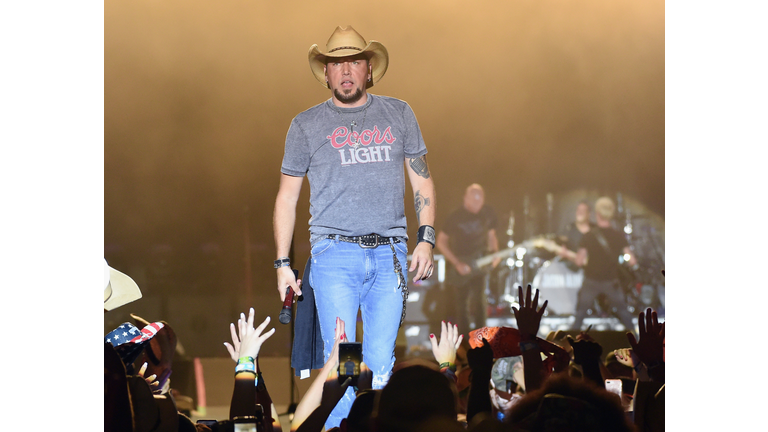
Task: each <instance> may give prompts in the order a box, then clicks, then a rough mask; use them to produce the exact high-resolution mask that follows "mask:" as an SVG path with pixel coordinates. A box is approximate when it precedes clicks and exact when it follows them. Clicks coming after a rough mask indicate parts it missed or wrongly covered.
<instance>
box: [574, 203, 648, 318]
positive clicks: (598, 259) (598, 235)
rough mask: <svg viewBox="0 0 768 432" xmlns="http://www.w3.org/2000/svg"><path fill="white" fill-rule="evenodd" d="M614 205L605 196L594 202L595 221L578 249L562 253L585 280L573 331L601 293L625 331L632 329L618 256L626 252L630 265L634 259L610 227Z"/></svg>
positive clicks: (632, 264)
mask: <svg viewBox="0 0 768 432" xmlns="http://www.w3.org/2000/svg"><path fill="white" fill-rule="evenodd" d="M615 211H616V206H615V205H614V203H613V201H612V200H611V199H610V198H608V197H601V198H599V199H598V200H597V201H596V202H595V221H596V222H597V223H596V225H595V226H594V227H592V228H591V229H590V230H589V231H588V232H586V233H585V234H584V235H583V236H582V238H581V241H580V242H579V249H578V252H576V253H575V254H573V253H571V254H565V255H566V256H569V257H571V258H573V261H574V262H575V263H576V265H578V266H579V267H583V268H584V282H583V284H582V286H581V289H580V290H579V295H578V299H577V302H576V320H575V321H574V322H573V325H572V326H571V330H572V331H579V330H581V323H582V322H583V321H584V317H586V316H587V309H589V307H590V306H591V305H592V304H594V301H595V298H596V297H597V296H598V295H599V294H604V295H605V297H606V301H607V303H608V307H609V308H610V307H611V306H615V307H616V309H617V310H618V312H617V315H618V318H619V320H621V322H622V324H624V327H626V328H627V330H628V331H633V330H634V326H633V324H632V314H630V313H629V310H627V305H626V300H625V298H624V293H623V290H622V289H621V288H620V286H619V270H620V269H619V261H618V260H619V256H620V255H621V254H625V255H629V265H630V266H634V265H635V263H636V262H637V261H636V259H635V256H634V254H633V253H632V251H631V250H630V248H629V243H628V242H627V239H626V237H625V236H624V234H623V233H621V232H619V231H617V230H615V229H613V227H611V219H612V218H613V214H614V212H615Z"/></svg>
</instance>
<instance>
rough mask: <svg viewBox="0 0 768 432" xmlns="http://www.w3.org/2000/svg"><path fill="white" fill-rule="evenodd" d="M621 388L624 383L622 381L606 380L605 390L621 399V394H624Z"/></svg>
mask: <svg viewBox="0 0 768 432" xmlns="http://www.w3.org/2000/svg"><path fill="white" fill-rule="evenodd" d="M621 387H622V383H621V380H620V379H607V380H605V389H606V390H608V391H609V392H611V393H614V394H615V395H616V396H618V397H621V392H622V390H621Z"/></svg>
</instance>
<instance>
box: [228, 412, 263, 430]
mask: <svg viewBox="0 0 768 432" xmlns="http://www.w3.org/2000/svg"><path fill="white" fill-rule="evenodd" d="M232 422H233V423H234V424H235V430H234V432H258V429H257V428H256V417H254V416H244V417H235V418H233V419H232Z"/></svg>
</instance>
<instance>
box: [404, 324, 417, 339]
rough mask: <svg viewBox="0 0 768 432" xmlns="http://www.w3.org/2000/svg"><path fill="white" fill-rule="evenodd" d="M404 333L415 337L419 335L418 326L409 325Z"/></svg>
mask: <svg viewBox="0 0 768 432" xmlns="http://www.w3.org/2000/svg"><path fill="white" fill-rule="evenodd" d="M405 335H406V336H410V337H416V336H418V335H419V326H411V327H408V328H407V329H405Z"/></svg>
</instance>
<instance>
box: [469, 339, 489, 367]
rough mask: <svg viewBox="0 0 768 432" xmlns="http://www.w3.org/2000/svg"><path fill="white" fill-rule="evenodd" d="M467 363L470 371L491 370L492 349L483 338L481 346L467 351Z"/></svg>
mask: <svg viewBox="0 0 768 432" xmlns="http://www.w3.org/2000/svg"><path fill="white" fill-rule="evenodd" d="M467 362H468V363H469V368H470V369H472V371H473V372H474V371H480V370H483V371H489V372H490V370H491V368H493V348H491V344H490V343H488V341H487V340H485V338H483V345H482V346H479V347H477V348H472V349H470V350H469V351H467Z"/></svg>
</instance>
